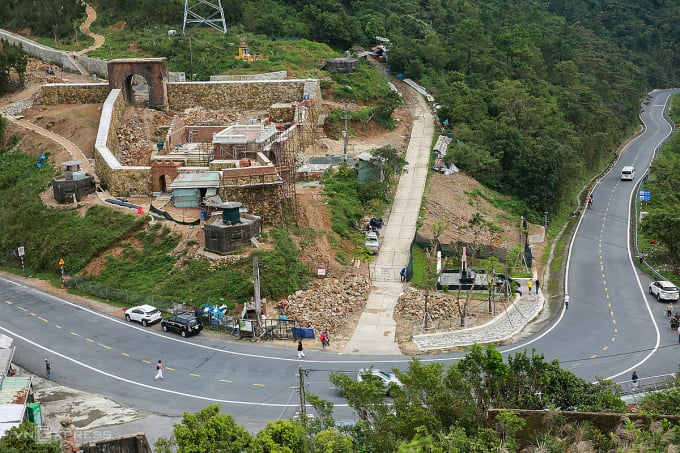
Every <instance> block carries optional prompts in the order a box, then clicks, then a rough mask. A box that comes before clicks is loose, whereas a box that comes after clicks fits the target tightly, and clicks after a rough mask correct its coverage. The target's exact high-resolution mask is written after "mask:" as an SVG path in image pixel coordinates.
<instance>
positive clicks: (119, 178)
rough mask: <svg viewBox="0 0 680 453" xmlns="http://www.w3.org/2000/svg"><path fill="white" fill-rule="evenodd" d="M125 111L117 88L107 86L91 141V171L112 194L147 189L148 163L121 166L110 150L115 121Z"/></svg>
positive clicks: (115, 140)
mask: <svg viewBox="0 0 680 453" xmlns="http://www.w3.org/2000/svg"><path fill="white" fill-rule="evenodd" d="M124 112H125V100H124V99H123V96H122V94H121V90H111V92H110V93H109V96H108V97H107V98H106V101H105V102H104V106H103V107H102V115H101V119H100V120H99V130H98V131H97V140H96V142H95V146H94V147H95V153H94V162H95V171H96V172H97V176H99V180H100V181H101V182H102V185H103V186H104V187H106V189H107V190H108V191H109V192H111V194H112V195H113V196H116V197H129V196H133V195H148V194H150V193H151V190H152V188H151V167H143V166H138V167H133V166H123V165H121V164H120V162H119V161H118V159H116V157H115V155H114V154H113V152H112V150H114V151H115V150H116V148H117V147H118V135H117V133H116V130H117V129H118V123H119V122H120V119H121V117H122V116H123V113H124Z"/></svg>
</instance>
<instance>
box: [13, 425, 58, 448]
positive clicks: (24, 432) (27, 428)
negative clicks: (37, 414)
mask: <svg viewBox="0 0 680 453" xmlns="http://www.w3.org/2000/svg"><path fill="white" fill-rule="evenodd" d="M36 428H37V425H36V424H35V423H32V422H23V423H22V424H21V425H19V426H16V427H14V428H10V429H9V430H8V431H7V432H6V433H5V435H4V436H3V437H2V438H0V453H60V452H61V446H60V445H59V442H58V441H56V440H53V441H49V442H42V441H41V442H40V443H37V442H36V440H37V439H36V432H37V431H36Z"/></svg>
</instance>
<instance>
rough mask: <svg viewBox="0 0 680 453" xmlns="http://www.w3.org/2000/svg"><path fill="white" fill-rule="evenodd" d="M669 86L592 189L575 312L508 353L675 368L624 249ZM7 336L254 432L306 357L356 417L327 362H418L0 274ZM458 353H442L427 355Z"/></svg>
mask: <svg viewBox="0 0 680 453" xmlns="http://www.w3.org/2000/svg"><path fill="white" fill-rule="evenodd" d="M670 95H671V92H670V91H656V92H653V93H652V94H651V101H650V102H649V103H648V104H645V105H644V106H643V110H642V113H641V119H642V121H643V122H644V124H645V126H646V129H645V131H644V133H642V134H641V135H640V136H639V137H638V138H637V139H635V140H634V141H633V142H631V143H630V144H629V146H628V147H627V149H626V150H625V152H624V153H623V155H622V156H621V159H620V160H619V161H618V163H617V164H616V166H615V167H614V169H613V170H612V172H611V173H610V174H608V175H606V176H605V177H604V178H603V179H602V180H601V181H600V182H599V184H598V185H597V187H596V190H595V203H594V206H593V208H591V209H590V210H588V211H587V212H586V213H585V214H584V216H583V217H582V219H581V221H580V224H579V227H578V230H577V232H576V234H575V236H574V240H573V242H572V244H571V258H570V260H569V264H568V275H567V288H568V292H569V294H570V296H571V303H570V306H569V309H568V310H565V309H562V310H561V311H559V310H558V313H557V314H556V316H555V317H554V318H553V319H552V320H551V323H550V325H549V326H548V327H546V328H545V329H543V330H542V331H540V332H538V333H536V334H535V335H534V336H532V337H529V338H527V339H524V340H522V341H520V342H518V343H517V344H514V345H511V346H509V347H506V348H503V349H502V350H503V352H504V353H509V352H512V351H517V350H519V351H521V350H524V349H531V348H532V347H533V348H536V350H537V351H538V352H542V353H544V354H545V355H546V357H548V358H552V357H555V358H558V359H560V361H561V362H562V363H563V365H564V366H565V367H566V368H568V369H570V370H571V371H573V372H574V373H575V374H577V375H579V376H581V377H583V378H586V379H594V378H595V377H596V376H604V377H612V378H617V377H619V376H624V378H621V379H619V380H625V379H627V378H628V377H627V376H625V375H626V374H628V373H629V372H630V370H632V369H633V368H636V369H637V370H638V374H640V375H641V377H643V376H650V375H652V374H662V373H669V372H673V371H675V370H676V368H677V361H676V360H675V358H674V357H675V356H677V351H676V349H675V348H677V347H680V345H678V344H677V334H672V333H671V332H670V329H669V328H668V325H667V323H666V321H665V318H664V305H663V304H659V303H658V302H656V300H654V299H652V298H651V297H650V296H648V295H647V294H646V286H647V284H648V283H649V281H650V279H649V278H648V277H646V276H644V275H641V274H639V273H638V271H637V269H636V267H635V265H634V257H633V256H632V255H631V252H630V251H629V246H628V245H629V244H630V242H631V241H630V237H629V233H628V224H629V217H628V207H629V206H630V203H631V199H632V197H633V196H634V194H635V187H636V184H637V182H638V179H639V178H640V177H641V175H642V174H643V173H644V169H645V168H646V167H647V166H648V164H649V162H650V160H651V159H652V156H653V155H654V152H655V150H656V148H657V147H658V145H659V143H661V142H662V141H663V140H664V139H665V138H666V137H667V136H668V135H669V134H670V132H671V130H672V127H671V126H670V125H669V124H668V122H666V121H665V120H664V118H663V109H664V106H665V105H666V104H667V101H668V99H669V97H670ZM624 165H635V166H636V168H637V169H638V174H637V177H636V181H634V182H629V181H620V179H619V176H618V175H619V173H620V169H621V167H622V166H624ZM652 196H653V194H652ZM0 333H4V334H6V335H9V336H11V337H13V338H14V339H15V345H16V347H17V352H16V354H15V359H16V361H17V363H18V364H19V365H20V366H22V367H24V368H26V369H28V370H30V371H32V372H33V373H36V374H40V375H42V374H43V373H42V372H43V359H44V358H45V357H49V358H50V360H51V362H52V365H53V369H52V375H53V377H52V379H53V380H55V381H58V382H60V383H62V384H64V385H67V386H70V387H73V388H77V389H81V390H85V391H89V392H93V393H99V394H103V395H105V396H108V397H111V398H112V399H114V400H116V401H118V402H120V403H125V404H129V405H131V406H134V407H137V408H139V409H143V410H147V411H151V412H154V413H160V414H168V415H180V414H182V413H183V412H185V411H190V412H194V411H197V410H199V409H201V408H203V407H205V406H206V405H207V404H209V403H211V402H216V403H219V404H220V405H221V406H222V410H223V412H225V413H229V414H232V415H234V416H235V418H236V420H237V422H238V423H239V424H241V425H244V426H245V427H246V428H253V429H257V428H259V427H261V426H263V425H264V423H266V421H268V420H272V419H276V418H281V417H290V416H292V415H293V413H294V412H295V407H296V406H297V405H298V403H299V400H298V390H297V385H298V377H297V373H298V367H299V366H303V367H304V368H305V369H306V373H305V374H306V376H305V384H306V385H305V387H306V390H307V391H308V392H312V393H315V394H317V395H319V396H321V397H322V398H325V399H328V400H330V401H332V402H333V403H335V404H336V411H335V415H336V418H337V419H347V418H354V417H353V414H352V410H351V409H350V408H348V407H347V406H346V404H345V401H344V399H343V398H342V396H341V394H340V392H339V391H338V390H336V389H334V388H333V387H332V386H331V384H330V383H329V380H328V377H329V373H330V370H336V371H346V372H348V373H351V374H352V375H353V374H354V373H355V372H356V370H357V369H358V368H363V367H366V366H369V365H370V364H376V366H378V367H381V368H387V369H389V368H391V367H397V368H401V369H405V368H406V366H407V363H408V361H409V359H410V358H409V357H398V356H397V357H395V356H389V357H386V358H383V357H377V356H367V355H363V356H361V355H342V354H335V353H331V352H321V351H308V354H307V358H305V359H303V360H298V359H296V358H295V357H296V354H295V347H294V343H291V344H290V346H289V347H280V346H275V345H268V344H266V345H262V344H251V343H246V342H235V341H229V340H225V339H219V338H213V337H210V336H207V335H199V336H197V337H193V338H188V339H183V338H181V337H179V336H177V335H175V334H169V333H168V334H165V333H161V332H159V331H158V330H157V329H150V328H143V327H141V326H138V325H136V324H129V323H126V322H124V321H123V320H122V319H118V318H113V317H110V316H107V315H104V314H101V313H97V312H94V311H91V310H89V309H87V308H83V307H81V306H78V305H75V304H72V303H70V302H68V301H65V300H62V299H59V298H57V297H54V296H52V295H50V294H47V293H44V292H41V291H40V290H37V289H35V288H32V287H29V286H26V285H25V284H23V283H21V282H20V281H19V280H18V279H13V278H11V277H7V278H2V279H0ZM458 358H460V354H458V355H456V354H445V355H438V356H435V357H432V356H428V357H423V358H421V360H422V361H423V362H428V361H444V362H452V361H455V360H456V359H458ZM158 359H162V360H163V363H164V364H165V367H166V373H165V376H166V379H164V380H163V381H154V380H153V376H154V374H155V370H154V363H155V362H156V361H157V360H158Z"/></svg>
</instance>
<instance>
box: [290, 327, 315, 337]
mask: <svg viewBox="0 0 680 453" xmlns="http://www.w3.org/2000/svg"><path fill="white" fill-rule="evenodd" d="M291 330H292V331H293V338H315V337H314V329H312V328H311V327H293V328H292V329H291Z"/></svg>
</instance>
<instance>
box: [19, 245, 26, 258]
mask: <svg viewBox="0 0 680 453" xmlns="http://www.w3.org/2000/svg"><path fill="white" fill-rule="evenodd" d="M17 255H19V256H24V255H26V249H25V248H24V247H23V246H22V247H19V248H18V249H17Z"/></svg>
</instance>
